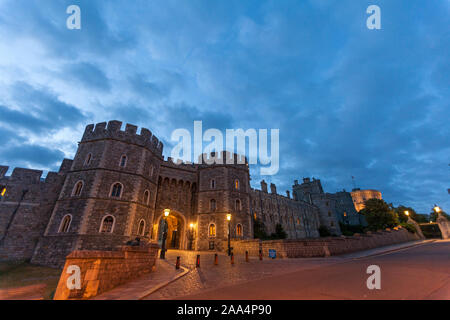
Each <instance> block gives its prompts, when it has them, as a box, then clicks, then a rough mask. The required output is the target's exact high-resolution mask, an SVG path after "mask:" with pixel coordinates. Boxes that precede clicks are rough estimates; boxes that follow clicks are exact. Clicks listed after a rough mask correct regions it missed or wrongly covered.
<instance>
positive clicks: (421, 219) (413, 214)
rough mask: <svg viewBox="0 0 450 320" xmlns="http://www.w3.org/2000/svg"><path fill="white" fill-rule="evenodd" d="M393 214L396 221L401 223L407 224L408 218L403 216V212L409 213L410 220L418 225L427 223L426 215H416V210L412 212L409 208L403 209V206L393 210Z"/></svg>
mask: <svg viewBox="0 0 450 320" xmlns="http://www.w3.org/2000/svg"><path fill="white" fill-rule="evenodd" d="M394 211H395V213H397V215H398V219H399V221H400V222H401V223H402V222H407V221H408V216H407V215H406V214H405V211H408V212H409V216H410V217H411V219H413V220H414V221H416V222H418V223H426V222H428V218H427V216H426V215H424V214H418V213H417V212H416V210H414V209H413V208H411V207H405V206H402V205H400V206H398V207H397V208H394Z"/></svg>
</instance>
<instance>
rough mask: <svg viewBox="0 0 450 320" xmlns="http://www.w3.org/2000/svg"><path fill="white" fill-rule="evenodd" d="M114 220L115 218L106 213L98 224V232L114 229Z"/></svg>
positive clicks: (108, 231)
mask: <svg viewBox="0 0 450 320" xmlns="http://www.w3.org/2000/svg"><path fill="white" fill-rule="evenodd" d="M114 222H115V219H114V217H113V216H111V215H107V216H106V217H104V218H103V220H102V224H101V225H100V232H101V233H112V232H113V230H114Z"/></svg>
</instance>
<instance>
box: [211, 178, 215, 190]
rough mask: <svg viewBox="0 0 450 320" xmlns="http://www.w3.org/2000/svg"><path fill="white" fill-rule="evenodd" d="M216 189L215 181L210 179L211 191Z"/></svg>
mask: <svg viewBox="0 0 450 320" xmlns="http://www.w3.org/2000/svg"><path fill="white" fill-rule="evenodd" d="M215 188H216V180H214V179H212V180H211V189H215Z"/></svg>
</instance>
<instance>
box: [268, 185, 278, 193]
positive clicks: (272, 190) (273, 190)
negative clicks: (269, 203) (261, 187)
mask: <svg viewBox="0 0 450 320" xmlns="http://www.w3.org/2000/svg"><path fill="white" fill-rule="evenodd" d="M270 192H271V193H272V194H277V186H276V185H275V184H273V183H271V184H270Z"/></svg>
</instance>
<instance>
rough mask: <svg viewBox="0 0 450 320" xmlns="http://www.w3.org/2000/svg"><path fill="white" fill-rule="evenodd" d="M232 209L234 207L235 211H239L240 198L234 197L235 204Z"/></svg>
mask: <svg viewBox="0 0 450 320" xmlns="http://www.w3.org/2000/svg"><path fill="white" fill-rule="evenodd" d="M234 209H235V210H236V211H241V200H239V199H236V202H235V204H234Z"/></svg>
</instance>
